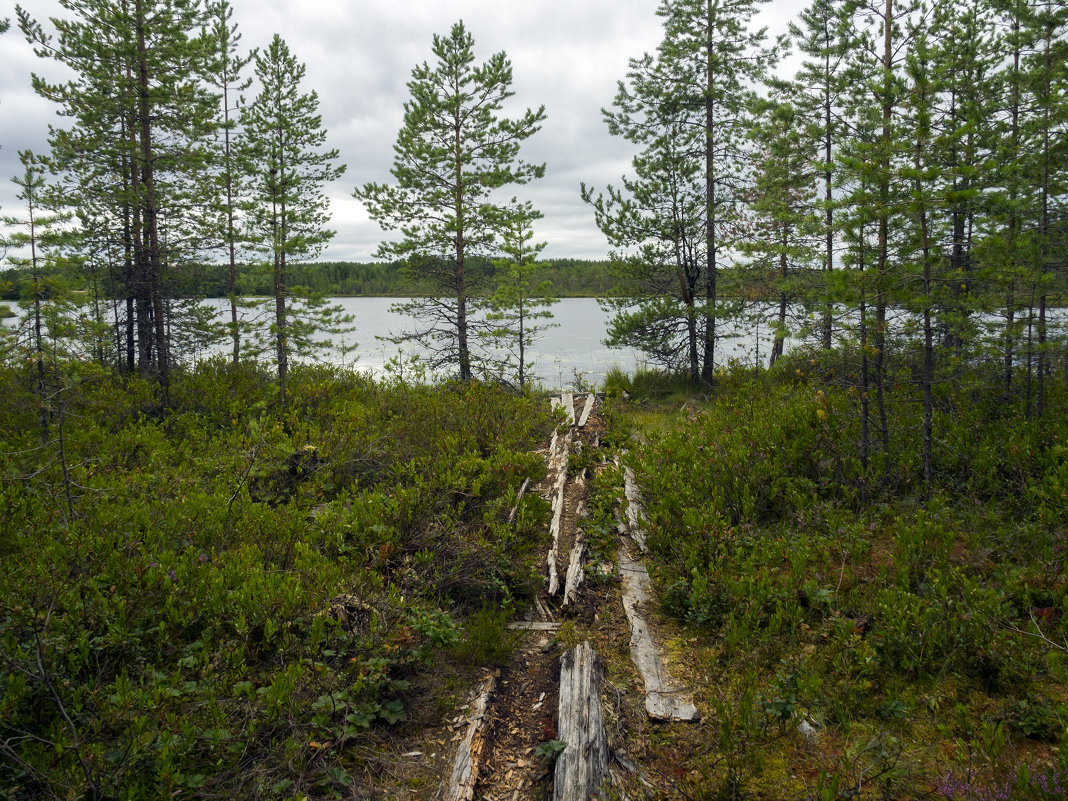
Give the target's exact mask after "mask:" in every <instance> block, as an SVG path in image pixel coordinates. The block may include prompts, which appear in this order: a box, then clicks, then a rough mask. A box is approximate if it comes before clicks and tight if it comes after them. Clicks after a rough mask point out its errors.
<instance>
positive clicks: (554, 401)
mask: <svg viewBox="0 0 1068 801" xmlns="http://www.w3.org/2000/svg"><path fill="white" fill-rule="evenodd" d="M560 405H561V401H560V396H559V395H550V396H549V408H550V409H555V408H556V407H558V406H560Z"/></svg>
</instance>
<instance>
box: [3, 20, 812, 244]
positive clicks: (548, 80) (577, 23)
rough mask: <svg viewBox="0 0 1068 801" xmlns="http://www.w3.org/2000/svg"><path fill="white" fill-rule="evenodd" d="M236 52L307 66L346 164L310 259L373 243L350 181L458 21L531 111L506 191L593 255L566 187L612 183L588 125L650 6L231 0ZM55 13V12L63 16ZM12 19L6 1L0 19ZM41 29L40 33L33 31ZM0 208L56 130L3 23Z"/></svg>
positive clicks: (546, 230) (13, 204) (582, 211)
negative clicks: (415, 75)
mask: <svg viewBox="0 0 1068 801" xmlns="http://www.w3.org/2000/svg"><path fill="white" fill-rule="evenodd" d="M232 2H233V5H234V20H235V21H236V22H237V24H238V26H239V30H240V32H241V34H242V40H241V44H242V45H243V46H244V47H245V48H251V47H254V46H263V45H266V44H267V43H268V42H269V41H270V38H271V36H272V35H273V34H274V33H275V32H277V33H279V34H280V35H281V36H282V37H283V38H285V39H286V41H287V43H288V44H289V46H290V49H291V50H292V51H293V52H294V53H295V54H296V56H297V58H299V59H300V60H301V61H304V62H305V63H306V64H307V68H308V72H307V77H306V79H305V84H304V88H305V89H308V90H310V89H314V90H316V91H317V92H318V94H319V98H320V103H321V105H320V110H321V112H322V114H323V122H324V125H325V126H326V128H327V130H328V131H329V137H328V143H329V145H330V146H331V147H336V148H338V150H340V152H341V158H342V160H343V161H345V162H346V163H347V165H348V171H347V172H346V173H345V175H344V177H343V178H342V179H341V180H340V181H338V182H336V184H334V185H333V186H331V187H330V188H329V190H328V194H329V196H330V198H331V203H332V211H333V215H334V222H333V226H334V228H335V229H336V230H337V236H336V237H335V238H334V240H333V242H332V243H331V245H330V246H329V248H328V249H327V251H326V252H325V253H324V254H323V258H328V259H342V260H361V261H363V260H369V259H370V258H372V254H373V252H374V250H375V247H376V246H377V245H378V243H379V242H380V241H381V240H382V238H383V236H384V235H383V233H382V232H381V230H380V229H379V228H378V226H377V225H375V224H374V223H372V222H370V221H369V220H368V219H367V215H366V213H365V212H364V211H363V209H362V207H361V206H360V204H359V203H358V202H357V201H355V200H354V199H353V198H352V197H351V192H352V189H353V187H354V186H356V185H357V184H362V183H365V182H367V181H379V182H385V181H388V180H390V178H391V176H390V175H389V167H390V165H391V163H392V158H393V151H392V146H393V142H394V140H395V138H396V134H397V130H398V128H399V127H400V124H401V114H402V104H403V103H404V101H405V100H406V99H407V97H408V90H407V88H406V83H407V81H408V79H409V77H410V74H411V70H412V67H413V66H415V65H416V64H417V63H421V62H423V61H432V59H433V54H432V53H431V49H430V48H431V40H432V37H433V35H434V34H435V33H439V34H444V33H447V32H448V30H449V28H450V26H451V25H452V24H453V23H454V22H455V21H457V20H458V19H462V20H463V21H464V23H465V25H466V26H467V28H468V30H469V32H470V33H471V34H472V35H473V36H474V39H475V50H476V57H477V58H478V59H479V60H483V59H485V58H486V57H488V56H489V55H490V54H491V53H494V52H497V51H500V50H504V51H505V52H506V53H507V54H508V56H509V58H510V59H511V60H512V63H513V78H514V82H513V89H514V90H515V97H514V98H513V101H512V102H513V105H514V109H515V111H516V112H520V111H522V109H523V108H526V107H528V106H529V107H537V106H539V105H542V104H544V105H545V106H546V113H547V115H548V118H547V120H546V122H545V124H544V126H543V129H542V130H541V131H540V132H539V133H538V134H536V135H535V136H534V137H533V138H531V139H530V140H528V141H527V144H526V146H525V150H524V153H523V157H524V158H525V159H526V160H528V161H536V162H537V161H544V162H545V163H546V165H547V171H546V176H545V178H544V179H542V180H541V181H539V182H535V183H534V184H530V185H527V186H525V187H514V188H512V189H511V190H509V191H510V194H516V195H518V196H519V197H520V198H521V199H530V200H532V201H533V202H534V203H535V205H536V206H537V207H538V208H539V209H541V211H542V212H543V213H544V214H545V219H544V220H542V221H541V222H540V223H539V225H538V227H537V235H538V237H539V238H540V239H544V240H546V241H547V242H548V246H547V248H546V254H547V255H550V256H557V257H576V258H603V257H604V255H605V253H606V251H607V246H606V244H605V241H604V238H603V237H602V236H601V234H600V232H599V231H598V230H597V228H596V226H595V225H594V223H593V216H592V214H590V212H589V210H588V209H587V208H586V207H585V206H584V204H583V203H582V201H581V199H580V198H579V194H578V187H579V183H580V182H582V181H585V182H586V183H588V184H592V185H594V186H597V187H604V186H605V185H606V184H608V183H610V182H614V183H618V180H619V176H620V174H621V173H623V172H625V171H626V170H627V167H628V165H629V160H630V156H631V155H632V149H631V147H630V146H629V145H628V144H627V143H625V142H621V141H618V140H615V139H613V138H612V137H610V136H609V135H608V132H607V129H606V128H605V126H604V124H603V122H602V121H601V113H600V109H601V108H602V107H605V106H609V105H610V104H611V102H612V98H613V96H614V94H615V89H616V82H617V81H618V80H619V79H621V78H622V77H623V76H624V75H625V73H626V69H627V60H628V59H629V58H632V57H636V56H639V55H641V54H642V53H643V52H645V51H650V50H653V49H654V48H655V47H656V45H657V42H658V41H659V39H660V20H659V18H657V17H656V15H655V10H656V7H657V5H658V0H538V2H526V3H520V2H514V1H511V0H451V1H450V2H440V1H435V0H408V2H404V3H397V2H395V1H394V0H361V2H352V0H314V1H313V2H292V1H290V2H285V0H255V1H253V0H232ZM23 4H24V5H25V6H26V7H27V8H28V9H29V11H30V13H31V14H33V15H34V16H35V17H37V18H38V19H39V20H41V21H42V22H43V21H44V20H45V19H47V18H48V17H50V16H54V15H57V14H59V13H61V9H60V7H59V5H58V3H56V2H55V0H23ZM801 7H802V0H774V2H773V3H771V4H770V5H769V6H767V7H766V8H765V10H764V11H763V12H762V15H761V24H766V25H768V26H769V28H770V29H771V32H772V33H777V32H781V31H782V30H784V29H785V26H786V23H787V21H788V20H789V19H790V18H792V17H793V16H794V15H795V14H796V13H797V11H799V10H800V8H801ZM63 13H65V12H63ZM5 16H6V17H12V18H13V17H14V7H13V4H12V6H10V9H9V10H5V11H0V17H5ZM46 27H47V26H46ZM0 53H2V54H3V58H2V59H0V147H2V149H0V208H2V211H3V213H13V212H15V210H16V209H17V205H18V204H17V201H16V200H15V198H14V193H15V191H16V190H15V187H14V186H13V185H11V184H10V182H8V181H7V180H6V178H7V177H10V176H12V175H15V174H17V173H18V172H20V167H19V164H18V157H17V151H18V150H20V149H23V148H32V149H37V150H43V149H44V148H45V147H46V137H47V130H48V125H49V124H50V123H52V124H63V123H64V120H63V119H62V118H59V117H57V116H56V115H55V108H54V107H53V106H52V105H51V104H49V103H48V102H47V101H45V100H43V99H41V98H38V97H36V96H35V95H34V94H33V92H32V91H31V90H30V88H29V76H30V73H31V72H34V71H36V72H43V73H45V74H47V75H49V77H58V76H59V73H57V72H56V66H55V65H53V64H49V63H47V62H44V61H42V60H40V59H37V58H36V57H35V56H34V55H33V53H32V51H31V49H30V47H29V46H28V45H27V44H26V43H25V41H24V40H23V39H22V36H21V33H20V32H19V31H18V30H14V29H12V30H11V31H9V32H8V33H7V34H5V35H3V36H0Z"/></svg>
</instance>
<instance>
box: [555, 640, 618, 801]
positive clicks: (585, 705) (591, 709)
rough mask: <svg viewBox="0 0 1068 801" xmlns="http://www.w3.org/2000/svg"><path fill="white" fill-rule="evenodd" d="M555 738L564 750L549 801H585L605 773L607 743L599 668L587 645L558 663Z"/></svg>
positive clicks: (597, 789) (595, 655)
mask: <svg viewBox="0 0 1068 801" xmlns="http://www.w3.org/2000/svg"><path fill="white" fill-rule="evenodd" d="M557 719H558V720H559V723H558V725H557V736H558V737H559V739H561V740H563V741H564V742H565V743H567V747H566V748H565V749H564V750H563V751H562V752H561V754H560V756H559V757H557V760H556V771H555V773H554V776H553V801H588V799H589V798H590V796H591V795H592V794H594V793H596V792H598V791H599V790H600V788H601V785H602V783H603V782H604V777H605V774H606V773H607V771H608V742H607V739H606V738H605V731H604V721H603V718H602V716H601V665H600V661H599V660H598V658H597V652H596V651H594V650H593V648H591V647H590V644H589V643H588V642H584V643H582V645H579V646H577V647H576V648H572V649H571V650H570V651H568V652H567V653H565V654H564V656H563V657H562V658H561V660H560V703H559V706H558V709H557Z"/></svg>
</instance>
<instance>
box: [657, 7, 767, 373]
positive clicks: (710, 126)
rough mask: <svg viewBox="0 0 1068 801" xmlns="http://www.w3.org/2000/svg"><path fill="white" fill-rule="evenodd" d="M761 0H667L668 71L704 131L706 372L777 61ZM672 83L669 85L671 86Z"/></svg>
mask: <svg viewBox="0 0 1068 801" xmlns="http://www.w3.org/2000/svg"><path fill="white" fill-rule="evenodd" d="M759 4H760V0H664V2H662V3H661V5H660V7H659V8H658V9H657V15H658V16H660V17H661V18H662V19H663V20H664V39H663V41H662V43H661V45H660V47H659V49H658V55H659V59H660V61H661V62H662V63H663V64H664V65H665V69H664V74H665V76H667V77H669V78H670V81H671V84H670V94H671V96H672V98H673V102H675V103H678V104H679V107H680V108H685V109H686V110H687V111H688V112H689V120H688V121H687V125H688V126H692V127H693V128H695V129H696V130H698V131H700V135H701V136H700V140H701V148H700V151H699V152H698V153H695V154H694V156H695V157H699V158H700V159H701V162H702V166H703V178H704V185H705V198H704V207H705V244H704V254H705V265H704V269H703V273H704V275H703V279H704V308H703V318H704V319H703V322H704V337H703V340H704V343H703V344H704V348H703V351H704V352H703V355H702V362H703V363H702V368H701V377H702V380H704V381H705V382H706V383H711V381H712V378H713V373H714V370H715V355H716V354H715V349H716V338H717V332H716V323H717V305H718V303H719V298H718V288H717V281H718V278H719V272H720V269H721V256H724V255H725V254H726V253H727V252H729V251H730V249H731V248H732V247H734V246H735V245H736V244H737V236H736V234H737V229H736V223H737V219H736V211H737V209H738V208H739V207H740V202H741V198H742V195H743V193H744V192H745V190H746V188H747V186H748V182H749V176H748V174H747V173H748V167H749V161H750V160H749V153H748V152H747V150H746V141H747V139H746V132H747V130H748V127H749V125H750V118H751V108H752V105H753V101H754V97H755V93H754V89H753V87H754V86H757V85H759V84H760V83H761V82H762V81H763V80H764V78H765V76H766V73H767V70H768V68H769V67H770V66H771V65H772V64H773V63H774V60H775V56H774V51H773V50H772V49H771V48H768V47H767V46H766V44H765V40H766V33H765V31H764V30H763V29H761V30H756V31H751V30H749V24H750V22H751V20H752V18H753V16H754V15H755V14H756V11H757V8H758V6H759ZM665 89H666V90H667V89H669V87H665Z"/></svg>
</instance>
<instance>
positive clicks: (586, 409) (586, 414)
mask: <svg viewBox="0 0 1068 801" xmlns="http://www.w3.org/2000/svg"><path fill="white" fill-rule="evenodd" d="M596 399H597V396H596V395H594V394H593V393H592V392H591V393H589V394H588V395H586V405H585V406H583V407H582V414H581V415H580V416H579V419H578V427H579V428H583V427H584V426H585V425H586V422H587V421H588V420H589V419H590V412H592V411H593V402H594V401H595V400H596Z"/></svg>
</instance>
